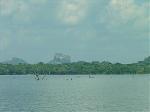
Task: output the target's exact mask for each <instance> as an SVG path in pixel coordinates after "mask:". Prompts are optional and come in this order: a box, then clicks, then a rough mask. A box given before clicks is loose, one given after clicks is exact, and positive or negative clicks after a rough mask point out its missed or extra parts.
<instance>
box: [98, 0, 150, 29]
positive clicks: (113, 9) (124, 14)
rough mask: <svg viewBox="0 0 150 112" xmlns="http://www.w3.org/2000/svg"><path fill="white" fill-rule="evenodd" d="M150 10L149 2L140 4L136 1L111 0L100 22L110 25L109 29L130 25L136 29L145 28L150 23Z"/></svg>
mask: <svg viewBox="0 0 150 112" xmlns="http://www.w3.org/2000/svg"><path fill="white" fill-rule="evenodd" d="M148 8H149V2H143V3H141V4H138V3H137V2H136V1H135V0H110V2H109V4H108V5H107V7H106V11H105V14H104V16H103V17H100V20H101V23H108V27H118V26H119V27H120V26H123V25H126V24H130V25H132V26H133V27H135V28H136V27H137V26H138V27H142V28H144V27H147V24H148V23H149V22H150V19H149V14H148ZM130 27H131V26H130Z"/></svg>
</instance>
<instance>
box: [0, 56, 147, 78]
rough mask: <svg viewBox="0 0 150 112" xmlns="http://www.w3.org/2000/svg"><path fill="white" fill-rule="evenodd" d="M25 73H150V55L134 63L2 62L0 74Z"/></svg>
mask: <svg viewBox="0 0 150 112" xmlns="http://www.w3.org/2000/svg"><path fill="white" fill-rule="evenodd" d="M16 74H19V75H24V74H47V75H58V74H150V56H149V57H147V58H145V59H144V60H143V61H139V62H137V63H132V64H121V63H115V64H112V63H110V62H106V61H104V62H98V61H94V62H84V61H80V62H73V63H68V64H45V63H42V62H40V63H38V64H17V65H12V64H0V75H16Z"/></svg>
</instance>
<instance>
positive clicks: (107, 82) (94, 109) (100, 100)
mask: <svg viewBox="0 0 150 112" xmlns="http://www.w3.org/2000/svg"><path fill="white" fill-rule="evenodd" d="M94 77H95V78H89V77H88V75H74V76H71V75H68V76H67V75H57V76H56V75H55V76H47V77H45V79H44V80H39V81H37V80H35V79H34V77H33V76H31V75H29V76H19V75H18V76H17V75H16V76H0V112H149V111H150V76H149V75H95V76H94ZM71 78H72V80H71Z"/></svg>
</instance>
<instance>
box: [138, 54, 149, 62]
mask: <svg viewBox="0 0 150 112" xmlns="http://www.w3.org/2000/svg"><path fill="white" fill-rule="evenodd" d="M138 63H139V64H150V56H148V57H147V58H145V59H144V61H139V62H138Z"/></svg>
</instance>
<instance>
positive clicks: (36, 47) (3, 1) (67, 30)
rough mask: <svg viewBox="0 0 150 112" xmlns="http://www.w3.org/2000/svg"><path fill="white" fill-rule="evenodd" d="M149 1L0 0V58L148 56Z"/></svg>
mask: <svg viewBox="0 0 150 112" xmlns="http://www.w3.org/2000/svg"><path fill="white" fill-rule="evenodd" d="M149 10H150V2H149V0H0V61H3V60H6V59H10V58H11V57H19V58H23V59H25V60H26V61H28V62H32V63H34V62H39V61H44V62H47V61H49V60H51V59H52V57H53V55H54V54H55V53H64V54H68V55H70V56H71V57H72V59H73V61H77V60H85V61H91V60H97V61H103V60H107V61H111V62H122V63H131V62H136V61H138V60H143V58H145V57H146V56H148V55H150V40H149V39H150V35H149V33H148V32H149V28H148V27H149V23H150V17H149V14H150V12H149Z"/></svg>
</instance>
